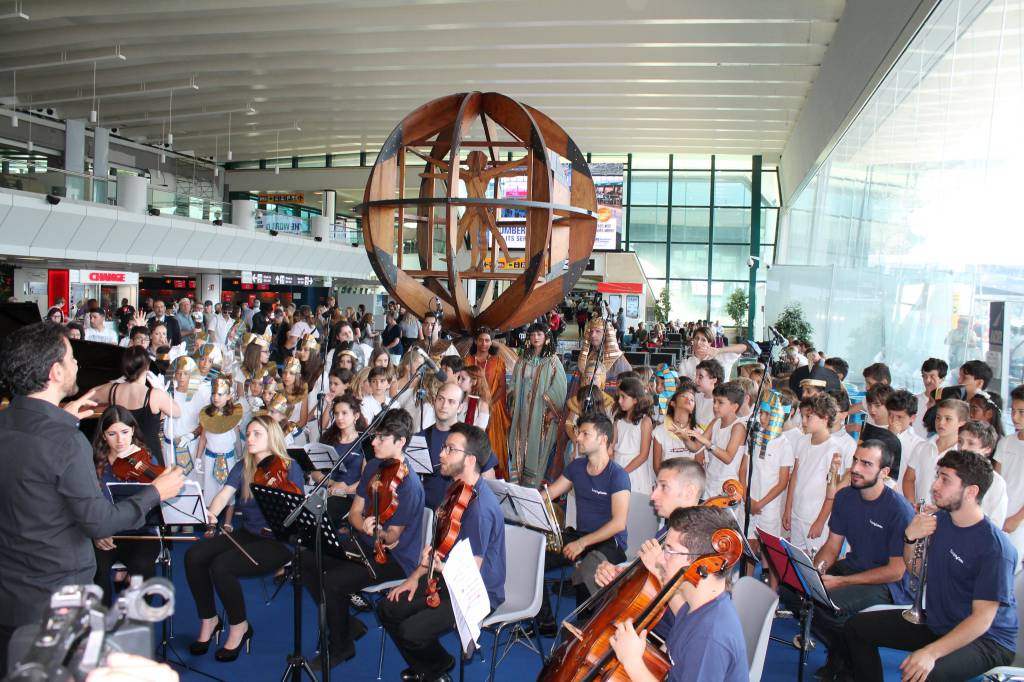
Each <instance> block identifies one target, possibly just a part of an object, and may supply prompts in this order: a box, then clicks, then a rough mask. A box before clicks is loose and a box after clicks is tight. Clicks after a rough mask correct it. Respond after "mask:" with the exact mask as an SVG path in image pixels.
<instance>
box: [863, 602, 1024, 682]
mask: <svg viewBox="0 0 1024 682" xmlns="http://www.w3.org/2000/svg"><path fill="white" fill-rule="evenodd" d="M938 638H939V635H936V634H935V633H934V632H932V631H931V630H929V629H928V626H927V625H914V624H913V623H908V622H907V621H906V620H904V619H903V616H902V615H901V612H900V611H899V610H898V609H893V610H891V611H874V612H872V613H861V614H858V615H856V616H854V617H853V618H851V619H850V620H848V621H847V622H846V640H847V643H848V645H849V647H850V656H851V657H852V660H853V673H854V676H855V677H856V679H857V681H858V682H861V681H862V680H878V681H879V682H881V680H882V679H883V677H882V659H881V657H880V656H879V655H878V647H880V646H884V647H889V648H892V649H902V650H904V651H916V650H917V649H920V648H921V647H924V646H927V645H928V644H931V643H932V642H934V641H935V640H937V639H938ZM1013 653H1014V652H1012V651H1010V650H1009V649H1007V648H1006V647H1004V646H1001V645H999V644H996V643H995V642H994V641H992V640H991V639H976V640H974V641H973V642H971V643H970V644H968V645H967V646H965V647H962V648H960V649H957V650H956V651H954V652H953V653H951V654H948V655H946V656H943V657H942V658H940V659H938V660H937V661H936V662H935V668H933V669H932V672H931V675H929V676H928V679H929V680H931V682H961V681H962V680H969V679H972V678H974V677H977V676H978V675H980V674H982V673H983V672H985V671H986V670H988V669H989V668H994V667H996V666H1000V665H1010V664H1011V663H1012V662H1013Z"/></svg>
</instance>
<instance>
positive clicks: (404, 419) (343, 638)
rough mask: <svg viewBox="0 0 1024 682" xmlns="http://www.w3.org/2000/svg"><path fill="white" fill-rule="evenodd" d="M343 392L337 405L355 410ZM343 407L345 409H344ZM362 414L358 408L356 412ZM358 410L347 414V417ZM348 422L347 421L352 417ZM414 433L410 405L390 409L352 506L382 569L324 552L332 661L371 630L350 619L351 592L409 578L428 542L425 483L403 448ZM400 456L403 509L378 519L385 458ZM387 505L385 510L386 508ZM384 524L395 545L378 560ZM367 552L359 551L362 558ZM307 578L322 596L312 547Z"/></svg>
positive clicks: (362, 537)
mask: <svg viewBox="0 0 1024 682" xmlns="http://www.w3.org/2000/svg"><path fill="white" fill-rule="evenodd" d="M349 398H350V397H349V396H342V397H341V398H336V399H335V405H336V406H342V408H343V409H348V410H351V409H352V408H353V403H355V399H354V398H351V399H349ZM341 411H342V410H339V412H341ZM354 414H358V413H354ZM354 414H353V415H343V417H345V418H347V417H348V416H354ZM346 424H347V422H346ZM411 435H412V417H410V416H409V413H408V412H406V411H405V410H389V411H388V413H387V414H385V415H384V417H383V418H382V419H381V421H380V424H379V425H378V426H377V430H376V432H375V433H374V437H373V454H374V457H375V458H374V459H372V460H370V461H368V462H367V463H366V467H365V468H364V469H363V472H362V474H361V475H360V476H359V479H358V480H359V482H358V484H357V487H356V495H355V497H354V498H353V500H352V507H351V508H350V509H349V512H348V520H349V523H350V524H351V526H352V529H353V530H354V531H355V532H354V536H355V539H356V542H358V543H359V545H360V547H361V548H362V550H363V552H364V554H365V556H366V557H369V561H371V562H372V568H373V571H374V573H375V575H376V577H373V576H371V575H370V571H369V570H367V568H366V565H365V564H364V563H362V561H361V560H350V559H343V558H337V557H334V556H331V555H329V554H326V553H324V554H323V555H322V560H323V594H324V598H325V600H326V603H327V609H326V610H327V630H328V642H329V649H328V651H329V653H330V656H329V658H330V662H331V665H332V666H333V665H337V664H338V663H342V662H344V661H347V660H349V659H351V658H352V657H353V656H355V653H356V647H355V640H357V639H359V638H360V637H362V636H363V634H364V633H365V632H366V625H364V624H363V622H362V621H360V620H359V619H358V618H356V619H350V617H349V612H348V606H349V595H351V594H354V593H356V592H359V591H360V590H363V589H365V588H367V587H369V586H370V585H376V584H378V583H382V582H387V581H390V580H401V579H403V578H407V577H408V576H409V575H411V574H412V572H413V571H414V570H415V569H416V566H417V565H418V563H419V557H420V549H421V547H422V543H423V501H424V495H423V484H422V483H420V479H419V476H416V474H414V473H413V472H412V471H411V470H409V468H408V465H407V464H406V463H405V453H404V452H403V449H404V448H405V446H406V445H407V444H408V442H409V438H410V436H411ZM388 460H398V461H399V462H401V466H403V467H405V473H404V475H403V477H402V478H401V482H400V483H399V484H398V486H397V488H396V489H395V492H396V495H397V499H398V509H397V510H396V511H395V513H394V515H393V516H391V517H390V518H389V519H388V520H387V521H385V522H384V523H380V524H378V521H377V516H378V512H377V511H375V506H377V505H375V499H376V496H375V494H374V490H375V489H376V485H377V484H378V483H379V478H380V476H379V474H378V472H379V471H380V468H381V465H382V463H384V462H386V461H388ZM381 511H383V510H381ZM378 526H379V527H380V529H381V530H382V531H383V532H382V537H381V539H382V541H383V543H384V545H385V546H387V547H388V548H389V549H388V551H387V553H386V554H385V557H386V560H385V562H384V563H383V564H381V563H377V562H376V561H375V560H374V543H375V540H376V538H375V534H376V532H377V530H378ZM361 558H362V557H359V559H361ZM302 582H303V584H304V585H305V586H306V589H307V590H309V594H310V596H312V597H313V600H314V601H315V602H317V603H319V602H320V584H319V581H318V580H317V577H316V560H315V556H314V553H313V552H312V551H309V550H307V551H304V552H303V553H302ZM310 665H311V666H312V667H313V669H314V670H319V669H320V666H321V662H320V660H319V657H318V658H315V659H313V661H311V662H310Z"/></svg>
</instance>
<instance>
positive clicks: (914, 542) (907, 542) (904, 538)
mask: <svg viewBox="0 0 1024 682" xmlns="http://www.w3.org/2000/svg"><path fill="white" fill-rule="evenodd" d="M903 542H904V543H905V544H908V545H916V544H917V542H918V541H917V540H911V539H910V538H908V537H907V534H906V533H904V534H903Z"/></svg>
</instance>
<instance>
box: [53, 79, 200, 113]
mask: <svg viewBox="0 0 1024 682" xmlns="http://www.w3.org/2000/svg"><path fill="white" fill-rule="evenodd" d="M198 89H199V83H198V82H197V81H196V77H195V76H192V77H191V78H190V79H189V80H188V81H187V82H186V83H184V84H182V83H181V81H175V82H168V81H164V84H156V86H154V87H150V85H148V84H147V83H146V82H145V81H143V82H142V83H140V84H139V85H138V86H133V87H131V88H129V89H124V88H122V89H111V90H109V91H105V92H100V93H96V95H97V96H98V97H100V98H103V99H106V98H108V97H136V96H138V95H156V94H160V93H164V92H174V91H175V90H198ZM92 98H93V96H92V95H76V96H73V97H55V98H52V99H46V98H44V99H40V100H38V101H37V102H36V104H37V105H40V106H42V105H47V104H63V103H66V102H82V101H84V100H91V99H92Z"/></svg>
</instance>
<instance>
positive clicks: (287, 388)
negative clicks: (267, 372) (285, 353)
mask: <svg viewBox="0 0 1024 682" xmlns="http://www.w3.org/2000/svg"><path fill="white" fill-rule="evenodd" d="M281 385H282V386H283V387H284V391H283V392H284V397H285V398H287V399H288V404H289V405H290V406H291V408H292V412H291V414H290V415H288V418H289V419H290V420H291V421H293V422H295V423H296V424H298V425H299V426H303V425H305V423H306V422H307V421H308V420H309V401H308V396H309V387H308V385H307V384H306V383H305V382H303V381H302V363H301V362H299V359H298V358H296V357H291V358H288V359H287V360H285V362H284V369H282V370H281Z"/></svg>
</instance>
